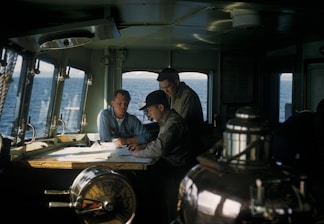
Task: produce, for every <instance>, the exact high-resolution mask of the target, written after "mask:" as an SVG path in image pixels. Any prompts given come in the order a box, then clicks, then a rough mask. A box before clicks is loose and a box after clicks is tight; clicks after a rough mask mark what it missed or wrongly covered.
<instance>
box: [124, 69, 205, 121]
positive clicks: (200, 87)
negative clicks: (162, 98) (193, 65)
mask: <svg viewBox="0 0 324 224" xmlns="http://www.w3.org/2000/svg"><path fill="white" fill-rule="evenodd" d="M157 76H158V74H157V73H155V72H147V71H132V72H125V73H123V80H122V88H123V89H126V90H128V91H129V93H130V94H131V102H130V104H129V106H128V112H129V113H130V114H134V115H136V116H137V117H138V118H139V119H140V120H141V121H142V122H143V123H147V122H150V121H149V120H148V119H147V116H146V115H145V114H143V111H140V110H139V108H141V106H142V105H143V103H144V101H145V97H146V96H147V94H149V93H150V92H152V91H154V90H157V89H160V86H159V82H158V81H157V80H156V79H157ZM179 76H180V81H183V82H185V83H186V84H187V85H189V86H190V87H191V88H192V89H194V90H195V91H196V92H197V94H198V96H199V97H200V101H201V104H202V109H203V114H204V120H206V119H207V75H206V74H204V73H199V72H180V73H179Z"/></svg>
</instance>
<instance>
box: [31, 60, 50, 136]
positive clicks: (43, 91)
mask: <svg viewBox="0 0 324 224" xmlns="http://www.w3.org/2000/svg"><path fill="white" fill-rule="evenodd" d="M53 74H54V65H53V64H50V63H47V62H44V61H39V74H35V76H34V81H33V88H32V93H31V99H30V106H29V112H28V116H29V118H30V123H31V124H32V125H33V126H34V127H35V129H36V137H37V138H38V137H44V136H45V135H46V134H45V133H46V120H47V114H48V110H49V104H50V101H51V89H52V81H53ZM32 134H33V133H32V131H27V132H26V134H25V138H26V139H28V138H30V137H32Z"/></svg>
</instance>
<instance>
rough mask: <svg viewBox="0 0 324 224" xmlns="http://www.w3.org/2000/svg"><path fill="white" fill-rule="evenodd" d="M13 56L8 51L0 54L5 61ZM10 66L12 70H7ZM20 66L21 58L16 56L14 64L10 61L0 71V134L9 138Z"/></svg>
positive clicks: (13, 117) (13, 118) (13, 116)
mask: <svg viewBox="0 0 324 224" xmlns="http://www.w3.org/2000/svg"><path fill="white" fill-rule="evenodd" d="M5 54H6V55H7V56H5ZM13 54H14V53H13V52H9V50H7V51H6V50H3V52H2V56H3V58H5V57H7V60H10V58H11V56H12V55H13ZM10 65H13V66H14V68H9V67H10ZM21 65H22V57H21V56H20V55H18V56H17V58H16V60H15V63H14V62H12V61H11V62H10V63H8V64H7V66H1V70H0V75H1V76H0V133H1V134H2V135H3V136H5V137H9V138H10V137H11V135H12V131H13V130H12V129H13V125H14V120H15V108H16V98H17V94H18V89H19V79H20V69H21ZM11 69H12V70H11ZM11 71H12V72H11ZM8 72H9V73H8Z"/></svg>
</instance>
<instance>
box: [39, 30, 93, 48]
mask: <svg viewBox="0 0 324 224" xmlns="http://www.w3.org/2000/svg"><path fill="white" fill-rule="evenodd" d="M93 37H94V34H93V33H91V32H89V31H82V30H81V31H70V32H63V33H55V34H49V35H46V36H43V37H41V38H40V39H39V41H38V43H39V47H40V49H41V50H58V49H66V48H73V47H79V46H83V45H85V44H87V43H89V42H91V41H92V39H93Z"/></svg>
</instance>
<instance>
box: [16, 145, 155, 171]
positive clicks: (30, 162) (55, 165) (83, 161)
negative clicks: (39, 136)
mask: <svg viewBox="0 0 324 224" xmlns="http://www.w3.org/2000/svg"><path fill="white" fill-rule="evenodd" d="M114 150H120V151H118V152H121V153H119V154H120V155H119V154H118V155H116V154H114V155H113V154H112V152H113V151H114ZM114 150H112V149H108V148H98V147H97V148H94V147H65V148H60V149H57V150H51V151H49V152H44V153H41V154H38V155H33V156H26V157H25V158H23V159H21V160H19V161H18V162H16V163H18V164H19V165H22V166H28V167H33V168H44V169H84V168H87V167H89V166H93V165H98V166H108V167H110V168H111V169H115V170H146V169H147V168H148V166H150V165H152V164H154V163H155V160H154V159H152V158H136V157H133V156H132V155H128V154H127V153H123V152H122V151H121V149H114ZM114 152H115V151H114ZM125 152H126V150H125ZM110 155H111V156H110Z"/></svg>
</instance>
